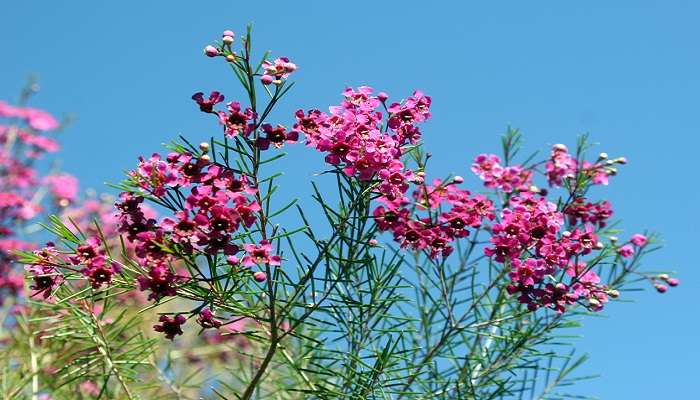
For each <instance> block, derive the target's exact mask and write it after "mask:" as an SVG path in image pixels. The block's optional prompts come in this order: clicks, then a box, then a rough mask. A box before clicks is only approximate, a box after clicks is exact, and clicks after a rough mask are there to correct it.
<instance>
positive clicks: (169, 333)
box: [153, 314, 187, 340]
mask: <svg viewBox="0 0 700 400" xmlns="http://www.w3.org/2000/svg"><path fill="white" fill-rule="evenodd" d="M158 321H159V322H160V324H159V325H153V330H154V331H156V332H161V333H164V334H165V338H166V339H170V340H173V339H175V336H179V335H182V333H183V332H182V325H183V324H184V323H185V321H187V319H186V318H185V316H184V315H182V314H178V315H176V316H175V318H171V317H168V316H167V315H161V316H160V318H158Z"/></svg>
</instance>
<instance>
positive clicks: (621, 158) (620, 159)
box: [615, 157, 627, 165]
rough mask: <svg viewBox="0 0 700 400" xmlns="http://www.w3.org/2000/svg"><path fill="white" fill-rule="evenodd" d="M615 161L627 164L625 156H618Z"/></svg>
mask: <svg viewBox="0 0 700 400" xmlns="http://www.w3.org/2000/svg"><path fill="white" fill-rule="evenodd" d="M615 161H616V162H617V163H618V164H623V165H624V164H627V159H626V158H625V157H618V158H617V159H616V160H615Z"/></svg>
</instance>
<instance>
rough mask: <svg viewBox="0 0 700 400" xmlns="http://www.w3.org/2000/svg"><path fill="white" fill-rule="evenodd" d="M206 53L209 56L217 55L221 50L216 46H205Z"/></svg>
mask: <svg viewBox="0 0 700 400" xmlns="http://www.w3.org/2000/svg"><path fill="white" fill-rule="evenodd" d="M204 54H206V55H207V57H216V56H218V55H219V50H217V49H216V47H214V46H212V45H209V46H207V47H205V48H204Z"/></svg>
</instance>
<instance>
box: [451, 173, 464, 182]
mask: <svg viewBox="0 0 700 400" xmlns="http://www.w3.org/2000/svg"><path fill="white" fill-rule="evenodd" d="M452 180H453V181H454V183H457V184H459V183H462V182H464V178H462V177H461V176H459V175H456V176H455V177H454V178H453V179H452Z"/></svg>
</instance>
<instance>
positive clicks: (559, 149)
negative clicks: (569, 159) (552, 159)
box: [552, 143, 569, 151]
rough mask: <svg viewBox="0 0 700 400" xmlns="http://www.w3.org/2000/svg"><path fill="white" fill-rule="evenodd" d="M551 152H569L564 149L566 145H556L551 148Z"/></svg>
mask: <svg viewBox="0 0 700 400" xmlns="http://www.w3.org/2000/svg"><path fill="white" fill-rule="evenodd" d="M552 150H557V151H569V149H568V148H567V147H566V145H563V144H561V143H557V144H555V145H554V146H552Z"/></svg>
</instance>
